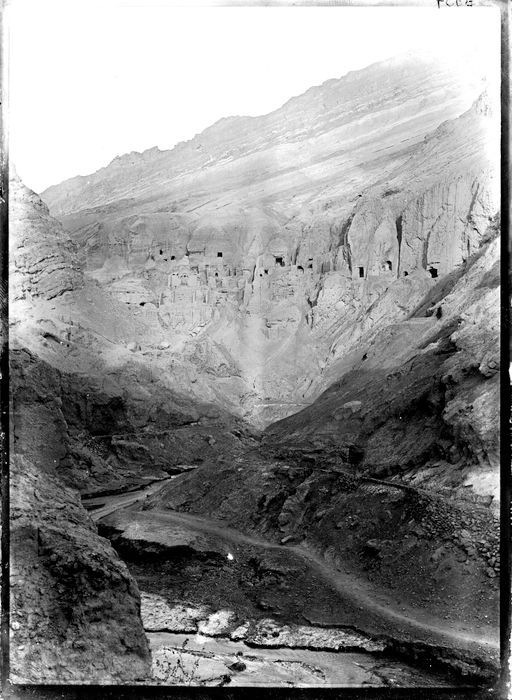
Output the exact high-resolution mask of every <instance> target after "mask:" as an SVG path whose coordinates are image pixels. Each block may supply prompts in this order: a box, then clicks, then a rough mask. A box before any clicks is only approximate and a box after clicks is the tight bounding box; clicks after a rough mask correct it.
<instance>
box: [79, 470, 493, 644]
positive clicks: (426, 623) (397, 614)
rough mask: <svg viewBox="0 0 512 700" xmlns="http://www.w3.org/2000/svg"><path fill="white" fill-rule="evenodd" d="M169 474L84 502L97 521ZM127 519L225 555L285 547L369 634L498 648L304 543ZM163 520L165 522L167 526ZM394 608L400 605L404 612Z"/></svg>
mask: <svg viewBox="0 0 512 700" xmlns="http://www.w3.org/2000/svg"><path fill="white" fill-rule="evenodd" d="M173 478H176V477H171V479H173ZM171 479H166V480H164V481H162V482H157V483H154V484H151V485H149V486H146V487H144V488H142V489H140V490H138V491H133V492H130V493H128V494H121V495H118V496H107V497H103V498H101V499H100V498H97V499H88V500H87V501H86V503H85V505H87V504H91V505H94V503H93V501H96V502H98V503H99V502H101V503H103V504H104V505H102V507H100V508H98V509H97V510H95V511H93V512H92V513H91V517H92V518H93V519H94V520H95V521H99V520H101V519H103V518H105V517H106V516H107V515H110V514H112V513H114V512H116V511H119V510H122V509H124V508H126V507H127V506H130V505H133V504H135V503H136V502H138V501H140V500H142V499H143V498H145V497H146V496H148V495H150V494H154V493H157V492H158V491H159V490H160V489H162V488H163V487H164V486H165V484H167V483H169V481H170V480H171ZM130 522H137V523H138V524H139V525H140V526H141V528H142V532H143V533H144V534H143V535H142V537H143V539H148V541H157V542H159V543H160V544H163V545H169V543H170V542H172V540H173V537H174V536H175V532H176V527H177V526H178V528H181V529H182V530H187V531H189V532H191V533H194V534H202V535H206V536H207V537H209V538H212V537H213V538H214V539H215V540H216V543H217V545H219V544H221V547H222V544H223V543H224V547H225V549H226V555H227V554H228V552H229V547H228V546H227V543H231V544H234V545H241V546H244V545H251V546H254V547H257V548H260V549H263V550H266V551H269V550H273V551H278V552H281V553H283V554H284V552H287V554H288V555H290V554H292V555H293V556H295V557H297V558H299V559H300V560H301V561H302V562H303V563H305V564H306V565H307V566H308V567H309V569H310V570H312V571H314V572H315V574H316V575H317V576H318V577H319V578H320V579H321V580H322V581H324V582H325V583H327V584H328V585H329V586H330V587H331V588H332V589H334V590H335V591H336V593H337V594H338V596H339V597H340V599H341V600H342V601H345V602H346V603H347V604H348V606H349V607H352V608H354V607H356V608H359V609H364V611H365V613H366V615H368V614H370V616H371V618H372V621H373V623H372V624H371V627H372V630H371V631H370V630H365V629H363V627H362V626H360V627H359V629H360V630H361V631H363V632H367V633H369V634H371V635H379V634H382V635H386V636H390V637H392V638H394V639H398V640H403V641H408V642H414V641H418V642H422V643H429V644H435V645H440V646H446V645H448V646H450V647H456V648H457V649H461V650H465V651H471V652H472V653H475V652H476V653H478V655H483V656H484V657H486V658H488V657H489V656H492V657H496V656H497V653H498V652H499V641H498V635H497V634H496V635H495V636H492V635H489V634H488V633H482V634H475V633H472V632H468V630H466V629H464V628H463V627H461V626H455V625H454V624H453V623H449V622H444V621H442V620H439V619H435V618H433V617H432V615H430V614H429V613H428V612H427V611H423V610H418V609H412V608H409V609H407V608H406V607H405V606H404V604H403V603H398V602H397V601H395V600H392V599H391V598H390V597H388V596H386V594H385V593H384V592H382V591H380V590H379V591H377V590H375V589H374V588H372V586H371V585H370V584H369V583H368V582H367V581H365V580H363V579H360V578H357V577H356V576H354V575H353V574H349V573H348V572H346V571H343V570H340V569H338V568H335V567H334V566H332V565H329V564H328V562H327V561H326V560H325V558H324V557H322V556H321V555H320V554H318V553H315V552H314V551H312V550H311V549H308V548H306V547H305V546H303V545H280V544H276V543H273V542H269V541H268V540H265V539H262V538H260V537H256V536H252V535H246V534H243V533H241V532H240V531H238V530H235V529H232V528H230V527H226V526H225V524H224V523H222V522H219V521H216V520H214V519H211V518H208V517H205V516H200V515H192V514H190V513H181V512H177V511H162V510H151V511H138V510H134V509H130ZM166 525H168V526H169V527H168V529H167V531H166ZM398 608H401V609H402V611H403V612H401V611H400V610H398ZM366 615H365V617H366Z"/></svg>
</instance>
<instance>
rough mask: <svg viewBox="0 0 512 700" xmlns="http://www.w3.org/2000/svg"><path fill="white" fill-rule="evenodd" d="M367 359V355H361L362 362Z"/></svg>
mask: <svg viewBox="0 0 512 700" xmlns="http://www.w3.org/2000/svg"><path fill="white" fill-rule="evenodd" d="M367 358H368V353H367V352H365V354H364V355H363V357H362V358H361V359H362V360H366V359H367Z"/></svg>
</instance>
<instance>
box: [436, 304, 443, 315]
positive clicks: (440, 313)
mask: <svg viewBox="0 0 512 700" xmlns="http://www.w3.org/2000/svg"><path fill="white" fill-rule="evenodd" d="M442 315H443V310H442V308H441V307H440V306H438V307H437V311H436V318H441V317H442Z"/></svg>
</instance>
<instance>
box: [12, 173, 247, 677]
mask: <svg viewBox="0 0 512 700" xmlns="http://www.w3.org/2000/svg"><path fill="white" fill-rule="evenodd" d="M10 203H11V228H10V245H11V258H10V272H11V274H10V288H11V308H10V311H11V316H10V325H11V335H10V346H11V350H10V380H11V401H12V413H11V420H12V436H13V444H12V448H11V454H12V461H11V479H12V489H11V494H12V495H11V511H10V531H11V547H12V551H11V574H12V577H11V647H10V650H11V654H10V662H11V679H12V680H13V681H14V682H19V683H133V682H137V681H143V680H145V679H146V680H147V678H148V677H149V676H150V670H151V663H150V652H149V648H148V644H147V640H146V637H145V634H144V630H143V627H142V623H141V619H140V596H139V591H138V588H137V585H136V584H135V582H134V580H133V578H132V577H131V575H130V573H129V572H128V570H127V568H126V567H125V565H124V564H123V563H122V562H121V561H120V559H119V557H118V556H117V554H116V552H115V551H114V550H113V549H112V547H111V546H110V544H109V543H108V541H107V540H105V539H103V538H101V537H99V536H98V534H97V530H96V527H95V525H94V524H93V522H92V521H91V520H90V518H89V516H88V515H87V514H86V512H85V510H84V509H83V507H82V505H81V503H80V499H79V495H78V492H77V489H78V490H80V491H81V492H82V493H95V492H98V491H100V492H101V491H112V490H114V491H115V490H119V489H127V488H130V487H131V486H137V485H139V484H141V483H142V484H143V483H146V482H151V481H152V480H155V479H160V478H164V477H167V476H168V474H169V473H174V472H176V471H180V469H181V466H180V465H191V464H195V465H197V464H199V463H200V462H202V461H205V460H208V459H212V458H213V457H215V456H218V455H219V454H220V453H221V452H222V454H223V455H225V456H228V455H229V454H230V450H231V451H232V452H233V453H234V452H236V451H237V450H239V449H240V447H241V446H242V445H243V444H244V442H246V441H248V440H250V439H251V438H250V431H247V428H246V426H244V425H243V424H242V423H241V422H240V421H238V422H237V421H236V419H234V418H232V417H231V416H230V415H229V414H228V413H227V412H225V411H223V410H222V409H219V408H217V407H215V406H213V405H212V404H210V403H207V402H204V401H203V402H197V401H194V400H193V399H191V398H190V397H186V396H183V395H181V394H177V393H175V392H173V391H172V390H170V389H169V387H168V386H166V385H165V382H164V383H163V384H160V383H159V382H158V381H157V378H156V377H155V376H154V374H153V373H152V371H151V369H148V368H146V367H144V365H143V362H141V361H140V360H139V361H138V362H137V360H134V357H133V356H134V353H133V352H132V350H131V349H130V348H131V347H136V343H135V340H131V339H132V338H134V339H137V338H138V335H139V333H140V334H143V331H144V329H145V327H144V326H143V325H141V324H140V322H137V320H136V319H134V318H133V314H131V313H130V311H129V310H125V309H124V308H123V307H122V305H121V304H120V302H117V303H116V301H115V299H113V298H111V297H110V296H109V294H108V292H105V291H103V290H102V289H100V288H99V287H98V285H97V284H96V283H94V282H91V281H89V280H87V279H86V278H84V276H83V274H82V272H81V270H80V268H79V266H78V265H77V263H76V249H75V246H74V244H73V243H72V242H71V241H69V240H68V239H67V237H66V234H65V233H64V232H63V230H62V227H61V225H60V224H59V223H58V222H57V221H56V220H55V219H53V218H52V217H51V216H49V214H48V211H47V208H46V206H45V205H44V204H43V203H42V202H41V200H40V199H39V197H38V196H37V195H35V194H34V193H32V192H30V191H29V190H27V188H25V187H24V186H23V185H22V184H21V183H20V182H19V180H17V179H16V178H15V177H13V178H12V180H11V202H10ZM130 343H133V346H131V345H130ZM112 348H114V350H115V351H114V352H112ZM237 426H238V428H239V430H238V431H237V430H236V428H237ZM233 430H235V433H236V434H235V433H233V432H232V431H233ZM214 436H215V437H214Z"/></svg>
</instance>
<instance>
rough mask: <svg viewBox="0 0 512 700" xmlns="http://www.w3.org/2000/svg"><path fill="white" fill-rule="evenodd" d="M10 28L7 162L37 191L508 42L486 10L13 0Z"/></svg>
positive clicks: (487, 56) (485, 56)
mask: <svg viewBox="0 0 512 700" xmlns="http://www.w3.org/2000/svg"><path fill="white" fill-rule="evenodd" d="M432 4H433V3H432ZM8 27H9V81H10V85H9V129H10V157H11V161H12V162H13V164H14V165H15V167H16V168H17V170H18V173H19V175H20V177H21V178H22V179H23V180H24V182H25V183H26V184H27V185H28V186H29V187H31V188H32V189H34V190H36V191H38V192H41V191H42V190H43V189H45V188H46V187H48V186H49V185H51V184H55V183H57V182H60V181H62V180H64V179H66V178H68V177H72V176H74V175H78V174H81V175H85V174H88V173H90V172H94V171H95V170H97V169H98V168H100V167H102V166H104V165H106V164H107V163H108V162H110V161H111V160H112V158H114V157H115V156H116V155H120V154H122V153H126V152H128V151H133V150H137V151H142V150H144V149H146V148H151V147H153V146H159V147H160V148H171V147H172V146H173V145H174V144H176V143H177V142H179V141H183V140H187V139H190V138H192V137H193V136H194V135H195V134H196V133H198V132H200V131H202V130H203V129H204V128H206V127H207V126H209V125H210V124H212V123H213V122H215V121H216V120H217V119H219V118H221V117H225V116H229V115H237V114H244V115H253V116H256V115H259V114H265V113H267V112H269V111H272V110H273V109H276V108H277V107H279V106H280V105H281V104H283V103H284V102H285V101H286V100H287V99H289V98H290V97H292V96H294V95H298V94H300V93H302V92H304V91H305V90H306V89H307V88H309V87H311V86H312V85H317V84H320V83H322V82H323V81H325V80H327V79H329V78H337V77H341V76H342V75H344V74H345V73H346V72H347V71H349V70H354V69H357V68H362V67H364V66H366V65H369V64H370V63H374V62H375V61H379V60H382V59H384V58H388V57H390V56H393V55H396V54H399V53H402V52H404V51H407V50H410V49H415V48H424V49H428V50H430V51H432V52H433V53H449V55H450V56H449V58H448V59H445V60H450V61H451V62H452V63H454V64H460V67H461V68H463V67H464V61H465V59H464V57H465V56H467V52H468V50H469V51H470V52H472V53H473V54H474V55H476V52H479V53H480V57H479V59H478V60H479V62H480V63H482V62H485V61H487V60H491V56H492V53H494V51H493V50H492V49H498V48H499V45H500V38H499V13H498V12H497V10H496V8H481V7H473V8H453V9H451V10H450V9H449V8H446V9H445V10H439V9H437V7H429V8H428V9H420V8H397V7H390V8H382V7H381V8H361V7H358V8H349V7H332V6H331V7H193V6H190V3H188V6H186V7H179V6H178V7H176V6H175V7H173V6H170V5H169V4H168V3H166V2H159V3H158V2H156V3H150V2H147V3H141V2H138V3H135V2H134V3H133V4H132V5H129V4H128V3H126V2H125V3H124V4H121V2H119V3H116V2H113V0H111V1H108V0H102V1H101V2H100V3H95V2H92V1H91V0H87V2H86V3H80V2H76V1H74V0H67V2H66V3H65V4H60V3H57V2H53V1H52V0H38V1H37V2H36V3H34V4H32V3H31V2H29V1H28V0H19V1H17V0H12V2H11V6H10V7H9V10H8ZM473 47H474V50H473Z"/></svg>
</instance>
